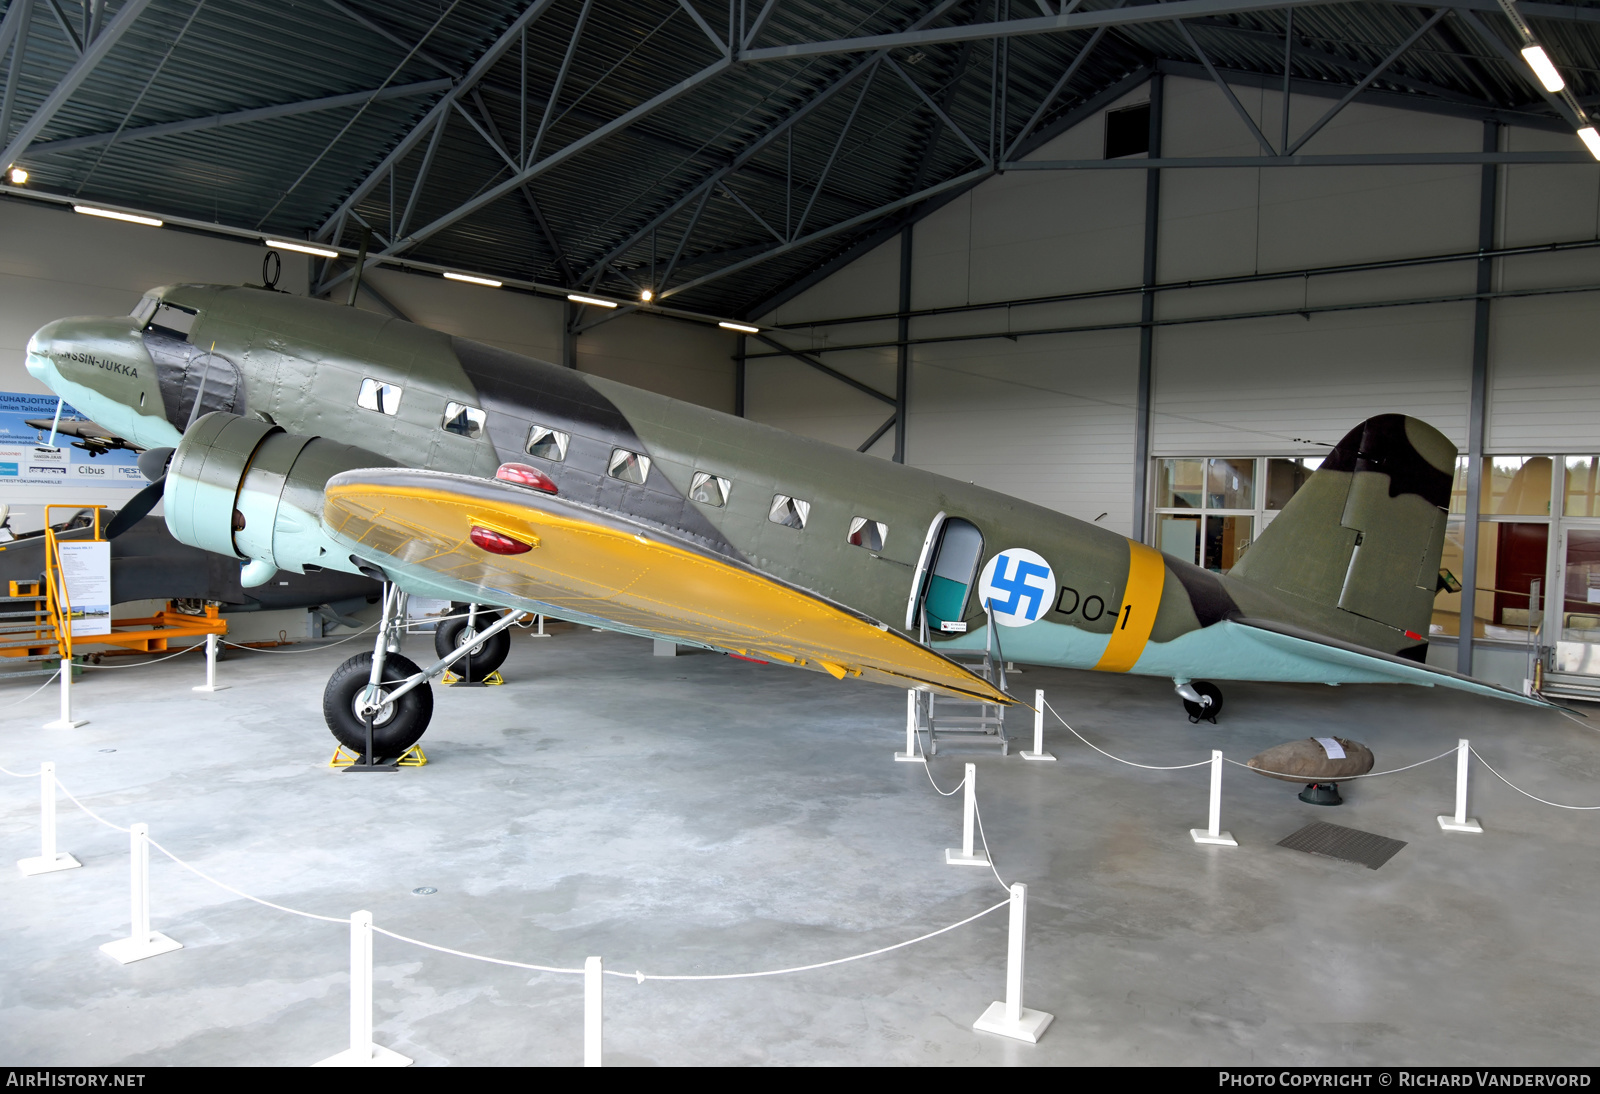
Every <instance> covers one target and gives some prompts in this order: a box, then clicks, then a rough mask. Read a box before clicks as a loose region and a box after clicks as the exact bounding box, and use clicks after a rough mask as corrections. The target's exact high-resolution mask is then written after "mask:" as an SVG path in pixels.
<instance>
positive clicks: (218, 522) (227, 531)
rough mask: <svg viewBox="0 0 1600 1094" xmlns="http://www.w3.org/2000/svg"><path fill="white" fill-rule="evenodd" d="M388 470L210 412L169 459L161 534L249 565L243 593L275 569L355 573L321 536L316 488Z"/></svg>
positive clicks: (363, 456) (320, 442)
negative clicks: (343, 475)
mask: <svg viewBox="0 0 1600 1094" xmlns="http://www.w3.org/2000/svg"><path fill="white" fill-rule="evenodd" d="M393 465H394V461H392V460H387V459H384V458H383V457H382V456H379V455H377V454H376V453H373V452H368V451H367V450H366V449H364V448H356V447H354V446H353V445H348V444H340V443H338V442H337V441H330V440H326V439H324V438H322V437H300V436H296V435H294V434H292V433H285V432H284V431H283V429H282V428H281V427H279V426H276V425H269V424H267V423H266V422H263V421H259V420H257V419H255V418H241V417H240V416H238V415H237V414H228V413H225V412H223V411H215V412H213V413H211V414H207V415H206V416H205V417H203V418H201V419H200V420H199V421H197V422H195V423H194V424H193V425H192V426H190V427H189V429H188V430H187V431H186V432H185V433H184V435H183V440H182V442H181V443H180V444H179V445H178V448H177V450H176V451H175V452H174V453H173V455H172V463H171V465H170V466H169V467H168V469H167V485H166V489H165V491H164V492H163V496H162V500H163V503H164V508H165V511H166V515H167V528H168V529H169V530H170V531H171V532H172V535H173V538H174V539H176V540H178V541H179V542H180V543H187V544H189V545H190V546H192V547H200V548H202V549H204V550H207V551H215V552H216V553H217V554H221V555H232V556H234V557H235V558H239V559H247V560H249V561H248V564H247V565H246V566H245V567H244V571H243V573H242V574H241V575H240V581H241V582H242V583H243V584H244V585H247V586H252V585H262V584H265V583H266V582H267V581H269V580H270V579H271V578H272V575H273V574H275V573H276V572H277V571H278V570H280V569H284V570H293V571H295V572H296V573H304V572H305V567H306V566H320V567H322V568H323V569H329V570H343V571H345V572H347V573H359V572H360V571H359V570H358V569H357V568H356V566H355V564H354V563H353V562H351V561H350V559H349V556H348V554H347V553H346V552H345V551H343V550H341V549H340V548H339V546H338V545H337V544H336V543H334V542H333V540H331V539H329V538H328V536H327V535H326V534H325V533H324V532H323V530H322V493H323V487H324V486H326V485H327V482H328V480H329V479H330V478H332V477H333V476H334V475H337V474H339V473H340V472H341V471H352V470H355V469H356V468H358V467H392V466H393Z"/></svg>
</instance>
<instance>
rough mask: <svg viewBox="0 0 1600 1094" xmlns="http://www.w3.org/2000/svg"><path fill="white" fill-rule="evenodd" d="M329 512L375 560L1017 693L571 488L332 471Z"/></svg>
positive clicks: (428, 474) (845, 666)
mask: <svg viewBox="0 0 1600 1094" xmlns="http://www.w3.org/2000/svg"><path fill="white" fill-rule="evenodd" d="M323 523H324V524H325V525H326V526H327V529H328V531H329V532H330V533H331V534H332V535H334V536H335V537H336V538H338V539H339V540H340V541H341V542H343V543H344V544H346V545H347V546H348V547H349V548H350V549H351V550H353V551H354V552H356V553H357V554H360V555H362V556H363V557H367V558H370V559H372V560H373V561H375V562H377V563H378V564H379V565H384V566H393V567H397V568H398V569H399V570H400V572H402V573H404V571H405V570H406V569H408V568H414V569H415V570H417V571H421V572H425V573H427V574H428V575H431V576H432V577H434V578H440V579H444V580H446V581H450V582H458V583H461V584H463V585H467V586H471V587H473V588H477V589H484V590H493V591H494V592H495V593H496V594H499V595H501V596H504V597H505V598H507V599H508V600H510V601H518V600H520V601H524V602H533V603H538V604H546V605H549V606H550V607H551V608H552V609H554V611H555V613H556V614H560V612H561V611H562V610H563V609H565V610H567V611H569V612H572V613H573V614H576V615H583V616H590V617H595V618H599V619H604V620H608V621H610V622H612V623H615V624H617V625H618V626H619V627H623V628H626V629H629V630H634V631H639V632H642V633H648V634H653V635H657V636H659V637H661V638H663V639H672V640H681V641H684V642H692V643H697V644H704V645H709V646H715V647H717V648H719V649H724V650H729V651H732V652H734V653H738V654H740V655H742V656H746V657H753V658H757V659H760V660H772V661H781V662H785V663H788V664H795V665H800V666H803V667H806V668H813V669H816V670H818V671H822V672H827V673H829V674H830V675H832V676H835V677H837V678H841V679H842V678H845V677H849V676H855V677H860V678H863V679H868V680H873V681H876V682H879V683H887V684H892V685H894V686H896V687H912V686H918V685H922V686H928V687H932V688H936V689H938V690H941V691H945V692H947V693H950V694H952V695H958V696H960V697H963V698H975V699H983V700H985V701H987V702H992V703H1007V704H1009V703H1012V702H1014V700H1012V699H1011V698H1010V697H1009V696H1007V695H1006V694H1005V693H1004V692H1001V691H999V690H998V689H996V688H995V687H994V685H992V684H990V683H989V682H988V681H987V680H984V679H983V678H982V677H981V676H978V675H977V674H976V673H974V672H972V671H971V670H970V669H968V668H966V667H965V666H963V665H959V664H957V663H956V662H954V661H952V660H950V659H949V658H946V657H944V656H942V655H940V654H938V653H935V652H934V651H932V650H930V649H928V648H927V647H925V646H922V645H920V644H919V643H917V642H914V641H912V640H911V639H909V638H907V637H906V636H904V635H901V634H897V633H895V632H892V631H890V630H889V629H888V627H887V626H885V625H884V624H882V623H879V622H877V621H876V620H873V619H869V618H868V617H866V616H864V615H861V614H860V613H858V612H854V611H852V610H850V609H849V608H847V607H845V606H843V605H840V604H836V603H834V602H832V601H830V600H828V599H826V598H825V597H821V596H818V595H817V594H815V593H812V592H809V591H807V590H805V589H801V588H799V587H797V586H794V585H791V584H789V583H786V582H784V581H781V580H779V579H777V578H774V577H772V576H771V575H769V574H764V573H761V572H760V571H757V570H755V569H754V568H752V567H750V566H748V565H747V564H745V563H743V562H742V561H739V560H737V559H732V558H728V557H726V556H724V555H721V554H718V553H716V552H713V551H711V550H709V549H707V548H705V547H702V546H700V545H699V544H697V543H695V542H694V541H693V540H692V539H690V538H688V537H685V536H677V535H673V534H672V533H670V532H667V531H665V530H663V529H661V528H658V527H655V526H652V525H646V524H643V523H641V522H636V521H632V520H630V519H628V518H626V517H623V516H621V515H619V514H616V513H612V512H610V511H607V510H602V509H598V508H595V507H592V506H587V505H584V504H581V503H578V502H574V501H570V500H568V499H565V498H560V497H556V496H553V495H549V494H543V493H538V492H536V491H533V490H529V489H525V488H522V487H517V486H511V485H508V484H505V483H500V482H495V481H492V480H486V479H479V478H473V477H471V476H465V475H450V474H444V473H441V472H436V471H419V470H412V469H405V468H368V469H363V470H359V471H348V472H345V473H343V474H340V475H336V476H334V477H333V478H332V479H330V480H329V482H328V486H327V490H326V498H325V503H324V510H323ZM474 525H476V526H479V527H484V528H489V529H492V530H493V531H496V532H499V533H501V534H503V535H508V536H510V537H512V538H513V539H517V540H520V541H522V542H523V543H531V544H536V546H534V547H532V549H530V550H528V551H526V552H524V553H522V554H515V555H501V554H494V553H490V552H488V551H485V550H483V549H482V548H480V547H478V546H477V545H475V544H474V543H473V542H472V541H471V539H470V533H471V529H472V528H473V526H474ZM374 556H376V557H374Z"/></svg>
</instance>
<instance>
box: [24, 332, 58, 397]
mask: <svg viewBox="0 0 1600 1094" xmlns="http://www.w3.org/2000/svg"><path fill="white" fill-rule="evenodd" d="M66 322H68V321H67V320H65V319H57V320H56V321H55V322H53V323H46V324H45V325H44V326H42V327H40V328H39V329H38V330H36V331H34V332H33V337H32V338H30V339H28V358H27V366H28V375H30V376H32V377H33V378H34V379H35V380H38V381H40V382H41V383H43V384H45V385H47V386H48V385H49V383H50V380H51V379H52V378H53V377H55V376H57V375H58V373H57V371H56V365H55V361H54V360H53V359H52V356H53V355H52V353H51V350H52V349H53V348H54V347H55V344H56V341H57V339H58V338H59V336H60V333H61V327H62V324H64V323H66Z"/></svg>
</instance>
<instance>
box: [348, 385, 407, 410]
mask: <svg viewBox="0 0 1600 1094" xmlns="http://www.w3.org/2000/svg"><path fill="white" fill-rule="evenodd" d="M385 389H391V390H393V391H394V393H395V395H394V404H393V405H394V409H392V410H386V409H384V405H383V393H384V390H385ZM369 391H370V392H372V393H373V400H372V401H373V404H374V405H372V406H368V405H367V404H366V403H365V402H364V401H363V400H364V399H366V397H367V393H368V392H369ZM405 393H406V391H405V388H403V387H401V386H400V385H399V384H393V383H390V382H389V381H388V380H382V379H379V378H378V377H376V376H363V377H362V378H361V389H360V390H359V391H357V392H356V406H357V407H359V408H360V409H362V410H370V411H373V412H374V413H377V414H386V415H388V416H389V417H394V416H395V415H397V414H399V413H400V400H401V399H402V398H403V397H404V396H405Z"/></svg>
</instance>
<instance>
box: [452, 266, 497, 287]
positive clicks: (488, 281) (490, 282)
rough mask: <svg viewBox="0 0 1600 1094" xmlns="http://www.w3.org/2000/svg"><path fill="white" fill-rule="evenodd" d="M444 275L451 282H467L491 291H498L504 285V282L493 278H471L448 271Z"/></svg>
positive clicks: (470, 276) (468, 275)
mask: <svg viewBox="0 0 1600 1094" xmlns="http://www.w3.org/2000/svg"><path fill="white" fill-rule="evenodd" d="M444 275H445V277H447V278H449V279H450V280H451V281H467V282H471V283H472V284H474V285H487V286H489V287H490V288H491V289H498V288H499V287H500V286H501V285H502V284H504V282H501V281H496V280H494V279H493V278H489V277H473V276H472V275H471V274H458V273H452V272H451V271H449V270H446V271H445V272H444Z"/></svg>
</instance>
